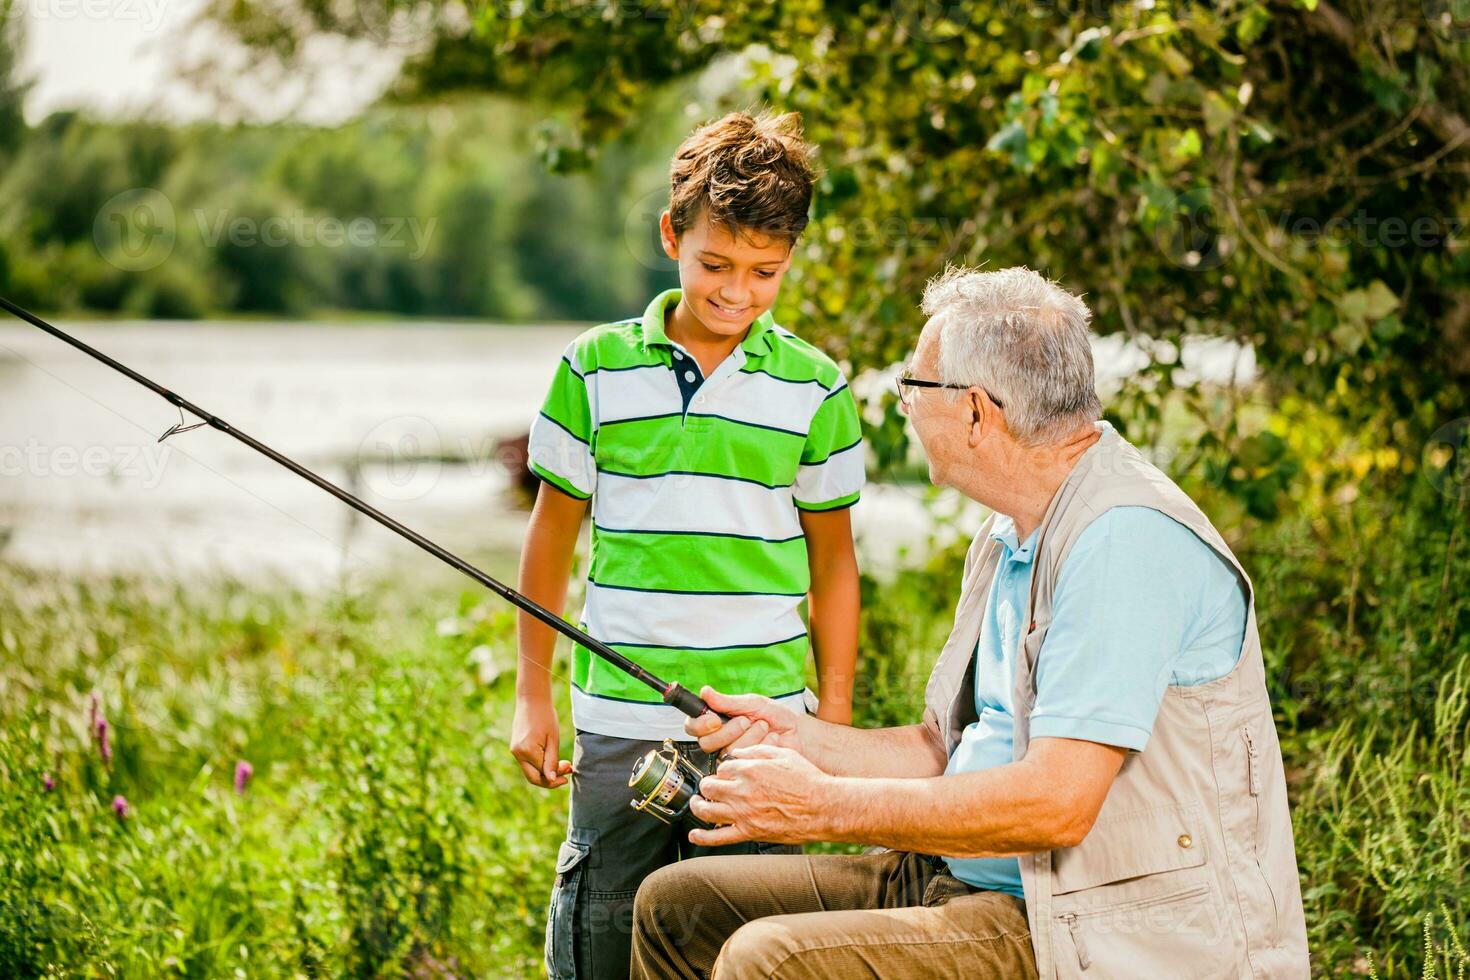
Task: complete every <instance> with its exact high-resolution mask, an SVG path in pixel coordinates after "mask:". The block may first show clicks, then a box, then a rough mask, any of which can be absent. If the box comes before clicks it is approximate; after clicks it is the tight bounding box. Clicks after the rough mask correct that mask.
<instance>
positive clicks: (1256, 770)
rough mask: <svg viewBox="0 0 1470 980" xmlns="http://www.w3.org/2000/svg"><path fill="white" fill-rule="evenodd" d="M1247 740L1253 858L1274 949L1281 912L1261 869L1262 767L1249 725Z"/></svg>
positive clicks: (1244, 730)
mask: <svg viewBox="0 0 1470 980" xmlns="http://www.w3.org/2000/svg"><path fill="white" fill-rule="evenodd" d="M1240 734H1241V735H1242V736H1243V737H1244V738H1245V752H1246V757H1247V760H1248V761H1247V764H1246V768H1247V780H1248V782H1249V784H1250V793H1251V797H1252V798H1253V799H1254V802H1255V805H1256V824H1255V826H1254V827H1253V828H1252V829H1251V857H1252V858H1253V859H1254V860H1255V862H1256V872H1257V873H1258V874H1260V876H1261V884H1263V885H1265V886H1266V896H1267V897H1268V898H1270V899H1271V933H1270V937H1269V939H1270V945H1271V947H1272V948H1273V949H1274V948H1276V946H1277V944H1278V943H1279V942H1280V931H1281V911H1280V908H1279V907H1278V906H1277V904H1276V889H1274V888H1272V887H1271V879H1270V878H1268V877H1266V869H1265V868H1263V867H1261V850H1260V839H1259V838H1260V832H1261V801H1260V795H1261V785H1260V767H1259V764H1258V762H1257V758H1256V742H1255V739H1253V738H1251V730H1250V726H1249V725H1247V726H1245V727H1244V728H1242V729H1241V730H1240Z"/></svg>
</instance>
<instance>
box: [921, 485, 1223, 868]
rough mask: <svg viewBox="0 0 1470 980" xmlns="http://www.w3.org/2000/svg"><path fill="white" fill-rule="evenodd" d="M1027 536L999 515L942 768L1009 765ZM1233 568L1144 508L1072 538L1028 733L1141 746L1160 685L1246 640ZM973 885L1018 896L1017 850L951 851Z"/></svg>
mask: <svg viewBox="0 0 1470 980" xmlns="http://www.w3.org/2000/svg"><path fill="white" fill-rule="evenodd" d="M1036 535H1037V532H1035V531H1033V532H1032V534H1031V536H1030V537H1029V538H1028V539H1027V540H1026V543H1025V544H1021V543H1019V542H1018V541H1017V540H1016V528H1015V524H1014V522H1012V521H1011V519H1010V518H1009V517H1006V516H1004V515H997V517H996V521H995V524H994V526H993V527H992V529H991V537H993V538H995V539H996V540H997V541H999V542H1000V543H1001V556H1000V563H999V565H998V566H997V568H996V573H995V581H994V584H993V585H992V586H991V589H990V597H989V600H988V601H987V603H986V607H985V618H984V620H983V621H982V624H981V628H980V641H979V643H978V644H977V645H976V651H975V655H976V657H977V658H978V660H977V663H976V670H975V707H976V709H977V712H978V714H979V720H978V721H976V722H975V723H973V724H971V725H970V726H969V727H968V728H966V729H965V731H964V732H963V734H962V735H961V738H960V743H959V745H957V746H956V747H955V750H954V753H953V754H952V755H951V756H950V758H949V765H948V767H947V768H946V769H945V773H946V774H949V773H961V772H976V771H979V770H981V769H989V768H992V767H994V766H1001V765H1005V764H1006V763H1008V762H1010V761H1012V760H1011V750H1012V738H1013V735H1012V733H1013V726H1014V706H1013V704H1012V695H1011V686H1012V683H1013V681H1014V678H1015V656H1016V654H1017V652H1018V651H1019V649H1020V645H1021V630H1022V624H1021V617H1022V616H1024V615H1025V612H1026V605H1027V600H1028V599H1029V598H1030V590H1031V571H1032V558H1033V557H1034V556H1033V549H1034V548H1035V546H1036ZM1245 620H1246V603H1245V593H1244V591H1243V590H1242V589H1241V587H1240V582H1239V580H1238V579H1237V578H1236V576H1235V571H1234V569H1233V568H1231V567H1230V566H1229V565H1228V564H1226V562H1225V560H1224V559H1223V558H1221V557H1220V556H1219V555H1218V554H1216V553H1215V552H1214V550H1212V549H1211V548H1210V547H1209V545H1207V544H1205V543H1204V542H1203V541H1201V540H1200V539H1199V538H1198V537H1196V536H1195V534H1194V532H1193V531H1190V530H1189V529H1188V528H1186V527H1184V525H1182V524H1179V523H1178V522H1176V521H1174V520H1173V519H1172V518H1170V517H1167V516H1165V515H1164V514H1163V513H1162V512H1160V511H1157V510H1154V509H1153V508H1151V507H1115V508H1113V509H1112V510H1109V511H1107V512H1106V513H1105V514H1103V515H1102V516H1101V517H1099V518H1097V519H1096V520H1095V521H1093V522H1092V523H1091V524H1090V525H1088V526H1087V528H1086V529H1085V530H1084V531H1083V532H1082V534H1081V536H1080V537H1078V539H1077V542H1076V544H1074V545H1073V546H1072V551H1071V552H1070V553H1069V554H1068V555H1067V560H1066V561H1065V562H1064V563H1063V564H1062V570H1061V574H1060V576H1059V577H1058V579H1057V585H1056V590H1055V593H1054V597H1053V602H1052V621H1051V626H1050V628H1049V629H1048V630H1047V634H1046V640H1045V642H1044V643H1043V644H1042V647H1041V652H1040V654H1039V655H1038V657H1037V664H1036V693H1037V697H1036V706H1035V707H1034V708H1033V709H1032V712H1031V738H1032V739H1037V738H1075V739H1084V740H1086V741H1089V742H1100V743H1102V744H1104V745H1116V746H1120V747H1122V748H1126V749H1133V750H1135V751H1142V750H1143V747H1144V746H1145V745H1146V744H1148V737H1149V734H1150V733H1151V732H1152V731H1153V724H1154V718H1155V716H1156V715H1157V714H1158V710H1159V704H1160V702H1161V701H1162V700H1163V696H1164V689H1165V688H1166V687H1167V686H1169V685H1171V684H1173V685H1182V686H1190V685H1194V684H1203V683H1205V682H1206V681H1212V680H1215V679H1216V678H1219V677H1223V676H1225V675H1226V674H1228V673H1229V672H1230V670H1231V668H1233V667H1234V666H1235V663H1236V661H1237V660H1238V659H1239V658H1240V648H1241V645H1242V643H1243V642H1244V640H1245ZM948 861H949V867H950V872H951V873H952V874H953V875H954V876H955V877H956V878H959V879H960V880H961V881H963V882H966V883H967V884H970V885H973V886H975V887H977V888H985V889H990V890H993V891H1002V892H1007V893H1009V894H1011V895H1015V896H1017V897H1023V895H1022V890H1021V866H1020V863H1019V862H1018V861H1017V860H1016V859H1015V858H964V859H961V858H950V859H948Z"/></svg>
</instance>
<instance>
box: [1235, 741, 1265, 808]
mask: <svg viewBox="0 0 1470 980" xmlns="http://www.w3.org/2000/svg"><path fill="white" fill-rule="evenodd" d="M1240 734H1242V735H1244V736H1245V754H1246V777H1247V780H1248V781H1249V785H1250V790H1251V795H1252V796H1260V795H1261V777H1260V767H1259V765H1258V764H1257V762H1256V743H1255V740H1254V739H1252V738H1251V730H1250V728H1249V727H1246V728H1242V729H1241V730H1240Z"/></svg>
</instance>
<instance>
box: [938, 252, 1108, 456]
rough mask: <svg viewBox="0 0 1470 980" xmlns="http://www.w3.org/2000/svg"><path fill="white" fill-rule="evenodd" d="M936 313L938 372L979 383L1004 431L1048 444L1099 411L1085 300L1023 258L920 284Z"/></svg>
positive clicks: (951, 380)
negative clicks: (1016, 263) (1002, 420)
mask: <svg viewBox="0 0 1470 980" xmlns="http://www.w3.org/2000/svg"><path fill="white" fill-rule="evenodd" d="M923 309H924V313H925V315H927V316H928V317H929V318H930V319H931V320H936V321H938V329H939V380H941V381H943V382H945V383H946V384H964V385H978V386H980V387H981V388H984V389H985V390H986V391H988V392H990V394H991V396H992V397H994V398H995V399H997V400H998V401H1000V402H1001V403H1002V405H1003V406H1004V407H1003V408H1002V409H1001V411H1002V413H1003V414H1004V415H1005V420H1006V425H1007V426H1008V427H1009V428H1010V430H1011V434H1012V435H1014V436H1015V437H1016V439H1017V440H1019V441H1020V442H1021V443H1023V444H1024V445H1027V446H1044V445H1053V444H1055V443H1058V442H1062V441H1064V440H1065V439H1066V438H1067V437H1068V436H1070V435H1072V434H1073V433H1075V432H1076V431H1077V429H1078V427H1079V426H1083V425H1086V424H1089V423H1091V422H1095V421H1097V419H1098V418H1099V417H1100V416H1101V415H1102V403H1101V402H1100V401H1099V400H1098V397H1097V389H1096V385H1095V383H1094V380H1093V373H1092V346H1091V344H1090V343H1089V337H1090V335H1091V332H1090V330H1089V329H1088V325H1087V324H1088V321H1089V320H1090V319H1091V317H1092V312H1091V311H1090V310H1088V308H1087V304H1086V303H1083V302H1082V300H1081V299H1079V298H1077V297H1076V296H1073V295H1072V294H1071V293H1069V292H1067V291H1066V290H1065V289H1062V288H1061V287H1060V286H1058V285H1057V284H1056V283H1054V282H1050V281H1048V280H1046V279H1045V278H1043V277H1041V276H1039V275H1037V274H1036V273H1035V272H1032V271H1031V270H1030V269H1027V268H1024V267H1022V266H1014V267H1012V268H1009V269H1001V270H999V271H996V272H979V271H976V270H974V269H966V268H964V267H953V268H949V269H946V270H945V271H944V274H943V275H941V276H938V277H937V278H935V279H932V280H930V282H929V285H928V286H927V287H926V288H925V290H924V303H923Z"/></svg>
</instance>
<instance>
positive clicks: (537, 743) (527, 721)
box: [510, 695, 572, 789]
mask: <svg viewBox="0 0 1470 980" xmlns="http://www.w3.org/2000/svg"><path fill="white" fill-rule="evenodd" d="M510 754H511V755H513V756H515V759H516V761H517V762H519V763H520V764H521V772H523V773H525V774H526V781H527V782H528V783H531V784H532V785H534V786H541V787H543V788H545V789H556V788H557V787H558V786H565V785H566V782H567V773H569V772H571V771H572V764H571V763H570V762H568V761H567V760H566V759H561V758H558V757H559V756H560V755H561V727H560V725H559V723H558V720H557V717H556V706H555V705H554V704H552V703H551V696H550V695H546V696H545V697H530V696H525V697H517V698H516V717H515V721H514V722H513V723H512V724H511V726H510Z"/></svg>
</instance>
